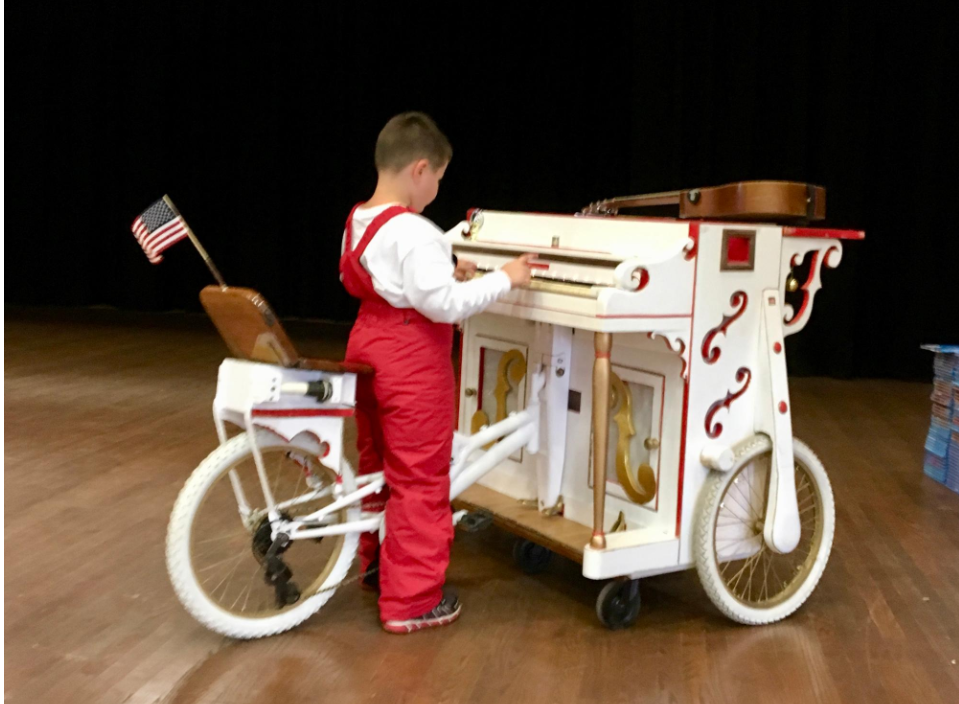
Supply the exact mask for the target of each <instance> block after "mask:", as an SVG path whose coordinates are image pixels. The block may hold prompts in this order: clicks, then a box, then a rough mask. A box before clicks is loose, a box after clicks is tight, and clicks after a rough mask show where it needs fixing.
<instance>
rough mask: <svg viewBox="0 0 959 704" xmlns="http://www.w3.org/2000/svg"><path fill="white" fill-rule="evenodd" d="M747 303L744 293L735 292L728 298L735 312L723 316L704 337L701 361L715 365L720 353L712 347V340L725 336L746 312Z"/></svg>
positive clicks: (717, 348)
mask: <svg viewBox="0 0 959 704" xmlns="http://www.w3.org/2000/svg"><path fill="white" fill-rule="evenodd" d="M748 303H749V296H747V295H746V292H745V291H736V292H735V293H734V294H733V295H732V296H730V298H729V305H731V306H733V308H736V309H737V310H734V311H733V312H732V313H731V314H729V315H724V316H723V320H722V322H721V323H720V324H719V325H717V326H716V327H714V328H713V329H712V330H710V331H709V332H708V333H707V334H706V337H704V338H703V350H702V352H703V359H704V360H706V364H715V363H716V361H717V360H718V359H719V355H720V354H721V351H720V349H719V347H718V346H716V347H712V344H713V339H714V338H715V337H716V335H718V334H719V333H723V334H724V335H725V334H726V331H727V330H728V329H729V326H730V325H732V324H733V323H734V322H736V321H737V320H739V318H741V317H742V315H743V313H745V312H746V305H747V304H748Z"/></svg>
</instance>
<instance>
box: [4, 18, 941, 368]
mask: <svg viewBox="0 0 959 704" xmlns="http://www.w3.org/2000/svg"><path fill="white" fill-rule="evenodd" d="M521 5H522V4H520V3H515V4H514V7H513V8H512V9H510V10H509V11H505V12H503V13H501V14H491V15H488V16H480V15H479V14H477V11H476V9H475V8H472V7H468V6H466V5H465V4H464V5H461V6H460V7H459V8H456V9H446V10H442V11H440V13H439V14H436V13H435V12H434V11H432V10H431V11H429V12H427V11H426V10H425V8H424V7H421V6H413V5H392V6H380V9H379V10H374V6H373V4H367V5H362V6H361V5H359V4H354V5H353V6H352V7H349V6H348V5H347V4H335V3H329V4H320V3H309V4H306V5H304V6H302V7H300V6H298V7H292V6H288V5H286V4H282V3H278V4H273V5H264V4H263V3H257V4H255V5H252V4H251V5H250V6H249V8H247V7H245V6H242V5H239V4H226V3H176V2H157V1H154V2H150V3H119V2H118V3H113V4H100V5H98V4H96V3H83V4H82V7H77V6H73V7H71V6H69V5H66V4H62V5H61V4H56V5H53V4H46V5H45V4H43V3H19V4H15V5H13V6H8V8H7V10H6V41H7V45H6V49H7V51H6V57H7V65H6V66H7V70H6V82H7V91H6V97H7V105H8V108H7V115H6V118H7V123H6V124H7V130H6V148H7V152H6V153H7V161H6V189H7V190H6V223H5V225H6V228H5V232H6V238H5V241H6V272H5V273H6V283H5V296H6V302H7V303H8V304H10V303H14V304H28V305H67V306H89V305H112V306H116V307H119V308H124V309H138V310H191V311H192V310H199V303H198V301H197V292H198V290H199V288H200V287H201V286H203V285H205V284H207V283H208V282H209V275H208V274H207V273H206V270H205V268H204V267H203V264H202V262H201V260H200V259H199V257H197V256H196V254H195V252H194V251H193V249H192V247H190V245H189V244H188V243H187V242H184V243H181V244H178V245H177V246H175V247H174V248H172V249H171V250H169V251H168V253H167V256H166V261H165V262H164V263H163V264H161V265H160V266H151V265H150V264H148V263H147V261H146V259H145V257H144V256H143V254H142V253H141V251H140V249H139V247H138V246H137V244H136V242H135V241H134V239H133V237H132V235H131V234H130V233H129V225H130V222H131V221H132V220H133V218H134V217H135V216H136V215H137V214H138V213H139V212H140V211H141V210H142V209H143V208H145V207H146V206H147V205H148V204H150V203H151V202H152V201H153V200H155V199H156V198H158V197H159V196H160V195H162V194H164V193H169V194H170V196H171V197H172V199H173V200H174V202H175V203H176V204H177V205H178V207H179V208H180V210H181V211H182V212H183V214H184V216H185V217H186V219H187V220H188V221H189V222H190V224H191V226H192V227H193V229H194V231H195V232H196V233H197V234H198V236H199V237H200V239H201V241H203V243H204V244H205V245H206V247H207V249H208V250H209V251H210V253H211V255H212V256H213V258H214V260H215V261H216V262H217V264H218V265H219V268H220V269H221V271H222V272H223V273H224V276H225V277H226V279H227V281H228V282H230V283H233V284H236V285H246V286H252V287H255V288H257V289H259V290H261V291H262V292H263V293H264V294H265V295H266V296H267V298H268V299H269V300H270V301H271V302H272V304H273V305H274V307H275V308H276V309H277V310H278V311H279V312H280V314H281V315H285V316H296V317H306V318H321V319H328V320H350V319H351V318H352V316H353V315H354V311H355V308H354V306H353V304H352V302H351V301H350V300H348V297H347V296H346V294H345V293H344V292H343V291H342V289H341V288H340V285H339V282H338V279H337V275H336V264H337V261H336V260H337V255H338V251H339V239H340V234H341V232H342V224H343V220H344V218H345V215H346V213H347V212H348V210H349V208H350V206H352V205H353V204H354V203H355V202H356V201H358V200H360V199H362V198H364V197H366V196H368V195H369V194H370V193H371V190H372V187H373V184H374V181H375V174H374V171H373V167H372V163H371V162H372V149H373V143H374V141H375V138H376V134H377V132H378V130H379V128H380V127H381V126H382V124H383V123H384V122H385V121H386V120H387V119H388V118H389V117H390V116H392V115H393V114H395V113H397V112H400V111H403V110H409V109H419V110H425V111H427V112H429V113H430V114H432V115H433V116H434V118H435V119H436V120H437V122H438V123H439V124H440V127H441V128H442V129H443V130H444V131H445V132H446V133H447V134H448V135H449V137H450V139H451V141H452V142H453V146H454V151H455V155H454V159H453V162H452V165H451V167H450V169H449V171H448V174H447V178H446V179H445V180H444V183H443V186H442V188H441V191H440V196H439V199H438V200H437V202H436V203H434V204H433V205H432V206H431V207H430V208H429V209H428V210H427V213H426V214H427V215H428V216H430V217H431V218H432V219H434V220H435V221H436V222H437V223H438V224H439V225H440V226H442V227H443V228H444V229H446V228H449V227H451V226H453V225H454V224H455V223H456V222H458V221H459V220H460V219H461V218H462V216H463V214H464V213H465V211H466V209H467V208H469V207H473V206H479V207H485V208H497V209H512V210H532V211H555V212H572V211H575V210H577V209H579V208H580V207H582V206H583V205H585V204H586V203H587V202H589V201H592V200H596V199H598V198H601V197H607V196H611V195H625V194H628V193H633V192H649V191H658V190H668V189H673V188H680V187H693V186H706V185H714V184H720V183H725V182H729V181H737V180H747V179H762V178H772V179H790V180H798V181H809V182H813V183H818V184H822V185H824V186H826V188H827V190H828V199H827V203H828V215H829V218H828V220H827V223H828V224H830V225H833V226H837V227H850V228H857V229H865V230H866V232H867V239H866V240H865V241H864V242H852V243H847V244H846V247H845V253H844V257H843V262H842V264H841V266H840V267H839V269H837V270H835V271H832V270H827V271H825V272H824V284H825V288H824V289H823V291H822V292H821V293H820V294H819V296H818V297H817V299H816V308H815V311H814V315H813V318H812V321H811V323H810V324H809V326H808V327H807V328H806V330H805V331H804V332H803V333H801V334H800V335H797V336H795V337H792V338H789V345H790V367H791V370H792V371H793V372H798V373H816V374H830V375H835V376H896V377H928V376H929V365H930V362H931V360H930V358H929V356H928V355H927V354H925V353H922V352H920V351H919V350H918V345H919V344H921V343H923V342H959V312H957V307H956V293H957V289H959V285H957V282H956V269H957V263H959V246H957V233H956V232H955V226H953V225H952V223H954V222H956V221H957V220H959V214H957V213H955V212H954V211H953V205H954V204H955V203H956V200H957V187H959V168H957V155H959V144H957V138H956V131H957V129H959V113H957V111H956V107H955V105H956V94H957V87H959V80H957V79H959V71H957V52H956V49H955V41H954V39H955V31H954V29H955V28H954V25H953V24H951V23H950V22H948V21H946V18H944V17H941V16H938V15H935V14H932V13H931V11H930V10H924V9H921V8H918V7H916V6H915V4H913V5H911V6H910V5H907V4H896V5H890V6H888V7H886V8H884V9H883V8H880V7H878V5H879V3H872V6H871V7H870V8H869V9H868V11H867V13H866V14H861V13H860V12H856V11H854V10H852V9H849V8H843V7H841V6H840V5H839V4H837V3H828V4H823V5H822V6H821V7H818V8H817V7H815V6H814V5H812V4H810V3H796V4H794V5H791V6H788V7H787V6H786V5H785V4H780V3H755V4H752V5H743V6H737V8H736V9H732V6H731V5H728V4H726V3H716V4H714V5H711V6H710V5H707V4H700V3H696V4H695V6H694V5H692V4H689V5H686V6H681V5H680V4H678V3H677V4H675V5H674V6H671V7H656V6H654V4H653V3H632V4H630V5H628V6H625V7H627V8H628V9H622V10H612V9H610V8H609V7H608V6H599V5H582V6H580V7H579V8H576V7H573V6H571V7H570V9H569V10H568V11H563V12H560V11H557V10H555V9H550V7H551V6H549V5H543V4H539V3H537V4H536V5H535V6H534V5H530V6H529V7H527V8H525V9H524V8H523V7H521ZM774 6H775V7H774ZM264 8H268V9H264Z"/></svg>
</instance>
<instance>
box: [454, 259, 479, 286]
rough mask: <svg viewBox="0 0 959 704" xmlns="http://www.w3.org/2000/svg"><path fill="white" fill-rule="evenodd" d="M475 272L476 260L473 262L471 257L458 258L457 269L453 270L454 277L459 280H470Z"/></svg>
mask: <svg viewBox="0 0 959 704" xmlns="http://www.w3.org/2000/svg"><path fill="white" fill-rule="evenodd" d="M475 273H476V262H471V261H470V260H469V259H457V260H456V270H455V271H454V272H453V277H454V278H455V279H456V280H457V281H469V280H470V279H472V278H473V275H474V274H475Z"/></svg>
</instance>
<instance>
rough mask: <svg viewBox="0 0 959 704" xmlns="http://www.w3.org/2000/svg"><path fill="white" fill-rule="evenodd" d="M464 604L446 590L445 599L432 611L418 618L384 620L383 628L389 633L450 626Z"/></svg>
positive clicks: (458, 615)
mask: <svg viewBox="0 0 959 704" xmlns="http://www.w3.org/2000/svg"><path fill="white" fill-rule="evenodd" d="M461 610H462V606H461V604H460V600H459V599H458V598H457V597H456V594H454V593H453V592H452V591H449V592H447V591H444V592H443V599H442V600H441V601H440V603H439V604H437V605H436V608H435V609H433V610H432V611H430V612H428V613H425V614H423V615H422V616H420V617H418V618H411V619H407V620H406V621H399V620H392V621H384V622H383V630H384V631H387V632H389V633H400V634H402V633H412V632H413V631H419V630H422V629H424V628H433V627H434V626H448V625H449V624H451V623H453V621H455V620H456V619H458V618H459V617H460V611H461Z"/></svg>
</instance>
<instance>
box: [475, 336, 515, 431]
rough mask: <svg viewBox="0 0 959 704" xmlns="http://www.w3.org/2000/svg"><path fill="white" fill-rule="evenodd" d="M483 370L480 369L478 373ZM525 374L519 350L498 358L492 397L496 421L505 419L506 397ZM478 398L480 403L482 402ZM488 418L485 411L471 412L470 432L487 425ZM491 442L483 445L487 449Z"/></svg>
mask: <svg viewBox="0 0 959 704" xmlns="http://www.w3.org/2000/svg"><path fill="white" fill-rule="evenodd" d="M482 373H483V370H482V369H481V370H480V374H482ZM525 376H526V358H525V357H524V356H523V353H522V352H520V351H519V350H510V351H509V352H507V353H506V354H504V355H503V356H502V358H500V361H499V368H498V369H497V370H496V386H495V387H493V398H495V399H496V422H497V423H499V422H500V421H501V420H506V415H507V410H506V397H507V396H509V392H510V391H512V390H513V389H515V388H518V386H519V383H520V382H521V381H522V380H523V377H525ZM482 402H483V401H482V399H480V403H482ZM489 424H490V420H489V416H488V415H487V413H486V411H483V410H479V411H476V413H474V414H473V418H472V419H471V420H470V432H472V433H476V432H478V431H479V430H480V429H481V428H482V427H483V426H484V425H489ZM492 446H493V443H489V444H488V445H486V446H485V449H487V450H488V449H489V448H491V447H492Z"/></svg>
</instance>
